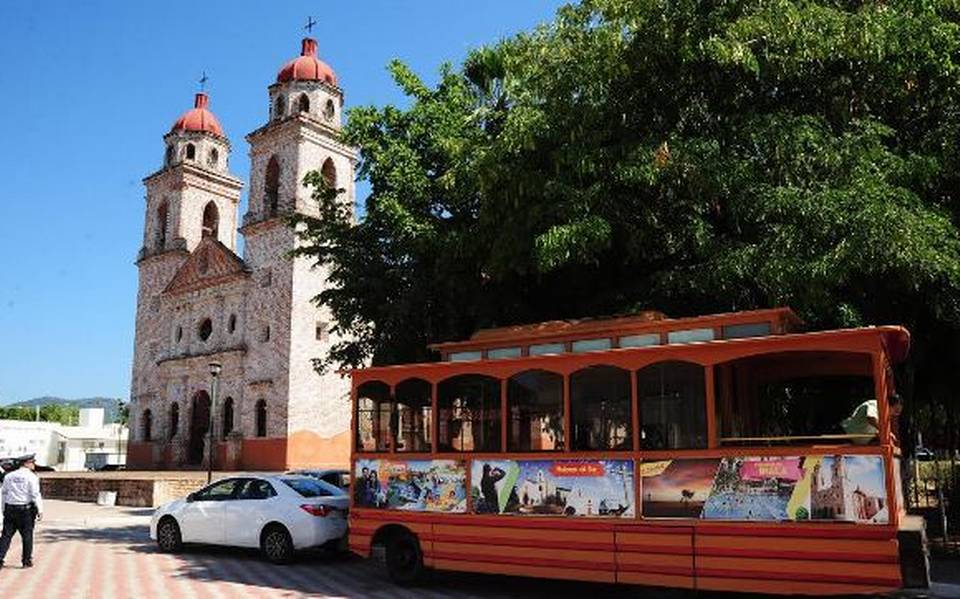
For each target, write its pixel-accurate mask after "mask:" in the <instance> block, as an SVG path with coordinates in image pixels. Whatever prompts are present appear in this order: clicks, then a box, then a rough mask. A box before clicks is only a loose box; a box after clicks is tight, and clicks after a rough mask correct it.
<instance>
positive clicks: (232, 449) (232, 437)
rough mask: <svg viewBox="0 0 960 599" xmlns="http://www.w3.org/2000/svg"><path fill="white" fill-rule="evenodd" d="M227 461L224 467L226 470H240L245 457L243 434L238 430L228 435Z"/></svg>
mask: <svg viewBox="0 0 960 599" xmlns="http://www.w3.org/2000/svg"><path fill="white" fill-rule="evenodd" d="M226 444H227V460H226V463H225V464H224V465H223V469H224V470H239V469H240V462H241V461H242V457H243V434H242V433H241V432H240V431H238V430H233V431H231V432H230V433H229V434H228V435H227V441H226Z"/></svg>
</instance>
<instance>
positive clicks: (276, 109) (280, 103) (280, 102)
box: [273, 94, 287, 118]
mask: <svg viewBox="0 0 960 599" xmlns="http://www.w3.org/2000/svg"><path fill="white" fill-rule="evenodd" d="M286 111H287V99H286V98H285V97H284V96H283V94H280V95H279V96H277V99H276V100H274V102H273V115H274V116H275V117H276V118H280V117H282V116H283V113H285V112H286Z"/></svg>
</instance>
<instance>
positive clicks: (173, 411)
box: [170, 402, 180, 439]
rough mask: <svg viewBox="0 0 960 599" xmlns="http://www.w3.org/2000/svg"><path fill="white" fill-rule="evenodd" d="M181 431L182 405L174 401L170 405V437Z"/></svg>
mask: <svg viewBox="0 0 960 599" xmlns="http://www.w3.org/2000/svg"><path fill="white" fill-rule="evenodd" d="M178 432H180V405H179V404H178V403H177V402H173V405H172V406H170V438H171V439H173V438H174V437H176V436H177V433H178Z"/></svg>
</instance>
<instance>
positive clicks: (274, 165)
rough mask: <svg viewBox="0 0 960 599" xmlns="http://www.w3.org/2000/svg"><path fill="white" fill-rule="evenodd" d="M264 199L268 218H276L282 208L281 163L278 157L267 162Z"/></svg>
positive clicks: (272, 157)
mask: <svg viewBox="0 0 960 599" xmlns="http://www.w3.org/2000/svg"><path fill="white" fill-rule="evenodd" d="M263 197H264V206H265V208H266V210H267V216H276V214H277V209H278V208H279V207H280V161H279V160H277V157H276V156H271V157H270V160H269V161H268V162H267V171H266V176H265V177H264V183H263Z"/></svg>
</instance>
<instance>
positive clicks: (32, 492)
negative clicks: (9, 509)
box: [0, 467, 43, 514]
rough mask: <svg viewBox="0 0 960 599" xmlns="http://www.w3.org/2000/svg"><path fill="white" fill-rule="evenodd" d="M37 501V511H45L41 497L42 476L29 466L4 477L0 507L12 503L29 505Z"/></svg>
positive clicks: (0, 493) (0, 491) (0, 494)
mask: <svg viewBox="0 0 960 599" xmlns="http://www.w3.org/2000/svg"><path fill="white" fill-rule="evenodd" d="M28 503H35V504H36V506H37V512H39V513H41V514H42V513H43V498H42V497H40V477H38V476H37V475H36V474H34V473H33V471H32V470H30V469H29V468H23V467H20V468H17V469H16V470H14V471H13V472H10V473H8V474H7V475H6V476H5V477H4V478H3V488H2V490H0V507H2V506H4V505H7V504H10V505H27V504H28Z"/></svg>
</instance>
